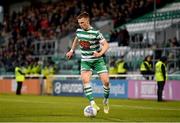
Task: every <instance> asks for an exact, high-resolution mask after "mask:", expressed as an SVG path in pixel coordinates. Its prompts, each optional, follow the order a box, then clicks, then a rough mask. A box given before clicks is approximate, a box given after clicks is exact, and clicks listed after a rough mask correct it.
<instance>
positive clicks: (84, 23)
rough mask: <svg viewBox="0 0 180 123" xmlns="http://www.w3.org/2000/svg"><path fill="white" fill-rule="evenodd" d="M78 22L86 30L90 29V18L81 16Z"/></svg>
mask: <svg viewBox="0 0 180 123" xmlns="http://www.w3.org/2000/svg"><path fill="white" fill-rule="evenodd" d="M78 23H79V26H80V27H81V28H82V29H84V30H88V29H89V26H90V25H89V18H81V19H78Z"/></svg>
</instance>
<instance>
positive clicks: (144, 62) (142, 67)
mask: <svg viewBox="0 0 180 123" xmlns="http://www.w3.org/2000/svg"><path fill="white" fill-rule="evenodd" d="M144 64H147V66H148V68H149V69H151V65H150V64H149V63H148V62H147V61H143V62H142V63H141V67H140V71H147V69H146V67H145V65H144Z"/></svg>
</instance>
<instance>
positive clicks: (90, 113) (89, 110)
mask: <svg viewBox="0 0 180 123" xmlns="http://www.w3.org/2000/svg"><path fill="white" fill-rule="evenodd" d="M96 115H97V110H96V109H95V108H93V107H92V106H91V105H88V106H86V107H85V108H84V116H85V117H95V116H96Z"/></svg>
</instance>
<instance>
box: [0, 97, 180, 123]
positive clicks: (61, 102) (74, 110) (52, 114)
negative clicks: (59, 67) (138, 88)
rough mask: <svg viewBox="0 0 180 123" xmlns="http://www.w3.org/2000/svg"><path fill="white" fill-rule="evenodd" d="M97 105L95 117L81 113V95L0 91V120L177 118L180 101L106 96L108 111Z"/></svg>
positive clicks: (69, 120)
mask: <svg viewBox="0 0 180 123" xmlns="http://www.w3.org/2000/svg"><path fill="white" fill-rule="evenodd" d="M95 100H96V102H97V104H98V105H99V106H100V107H101V110H100V112H99V113H98V114H97V116H96V117H95V118H87V117H84V115H83V109H84V107H85V106H87V105H88V101H87V99H86V98H85V97H61V96H33V95H21V96H16V95H8V94H0V122H131V121H133V122H138V121H144V122H147V121H148V122H152V121H156V122H157V121H161V122H172V121H173V122H180V101H167V102H156V101H155V100H128V99H110V113H109V114H104V113H103V105H102V99H101V98H97V99H95Z"/></svg>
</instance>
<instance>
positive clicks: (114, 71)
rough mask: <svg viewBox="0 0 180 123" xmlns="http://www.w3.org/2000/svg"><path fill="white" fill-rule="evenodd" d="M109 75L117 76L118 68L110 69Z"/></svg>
mask: <svg viewBox="0 0 180 123" xmlns="http://www.w3.org/2000/svg"><path fill="white" fill-rule="evenodd" d="M109 74H110V75H113V74H117V69H116V67H109Z"/></svg>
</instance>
